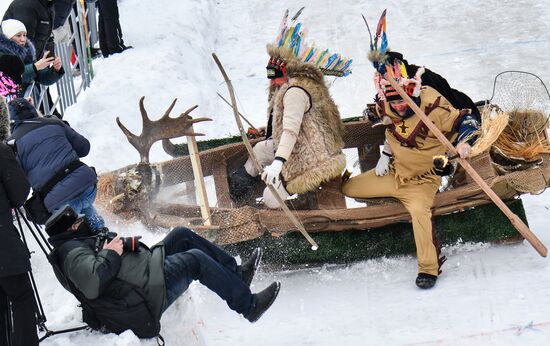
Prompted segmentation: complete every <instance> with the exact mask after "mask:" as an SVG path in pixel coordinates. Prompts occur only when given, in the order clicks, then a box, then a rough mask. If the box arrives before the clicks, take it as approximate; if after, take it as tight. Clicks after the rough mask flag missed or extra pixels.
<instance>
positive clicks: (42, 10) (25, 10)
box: [3, 0, 54, 57]
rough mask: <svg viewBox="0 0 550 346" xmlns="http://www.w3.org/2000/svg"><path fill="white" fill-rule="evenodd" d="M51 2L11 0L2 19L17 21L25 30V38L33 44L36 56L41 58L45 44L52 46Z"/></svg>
mask: <svg viewBox="0 0 550 346" xmlns="http://www.w3.org/2000/svg"><path fill="white" fill-rule="evenodd" d="M53 18H54V8H53V0H13V2H12V3H11V4H10V6H9V7H8V9H7V10H6V13H5V14H4V18H3V19H17V20H19V21H20V22H22V23H23V24H25V28H27V37H28V38H29V39H30V40H31V41H32V42H33V43H34V46H35V48H36V56H40V57H41V56H42V55H43V54H44V50H45V48H46V44H47V43H48V42H50V44H53V37H52V29H53Z"/></svg>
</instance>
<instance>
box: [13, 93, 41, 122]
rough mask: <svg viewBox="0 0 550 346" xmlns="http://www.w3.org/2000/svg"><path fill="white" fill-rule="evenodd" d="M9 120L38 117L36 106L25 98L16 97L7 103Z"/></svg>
mask: <svg viewBox="0 0 550 346" xmlns="http://www.w3.org/2000/svg"><path fill="white" fill-rule="evenodd" d="M8 110H9V112H10V119H11V120H24V119H32V118H38V116H39V115H38V112H37V111H36V108H35V107H34V106H33V105H32V104H31V103H30V102H29V101H28V100H27V99H25V98H22V97H18V98H16V99H14V100H12V101H10V102H9V103H8Z"/></svg>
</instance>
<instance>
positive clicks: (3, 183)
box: [0, 98, 38, 346]
mask: <svg viewBox="0 0 550 346" xmlns="http://www.w3.org/2000/svg"><path fill="white" fill-rule="evenodd" d="M1 115H4V116H1ZM6 115H7V110H6V104H5V102H4V100H3V99H1V98H0V330H1V331H2V332H0V345H2V346H4V345H8V338H7V333H8V332H10V331H8V328H7V318H8V317H9V314H10V310H9V305H8V304H11V316H12V318H13V327H12V329H11V334H12V345H14V346H27V345H29V346H32V345H38V337H37V333H36V302H35V300H34V292H33V290H32V286H31V283H30V280H29V275H28V274H27V272H28V271H30V270H31V265H30V261H29V251H28V250H27V248H26V247H25V245H24V244H23V242H22V241H21V238H20V237H19V234H18V233H17V230H16V229H15V227H14V225H13V216H12V208H18V207H20V206H21V205H22V204H23V203H24V202H25V200H26V199H27V196H28V194H29V190H30V184H29V182H28V181H27V178H26V177H25V172H23V170H22V169H21V167H20V166H19V164H18V163H17V160H16V158H15V154H14V153H13V150H12V149H11V148H10V147H8V146H7V145H6V144H5V143H4V142H3V141H4V140H6V139H7V137H8V135H9V127H8V123H7V121H6V119H7V116H6Z"/></svg>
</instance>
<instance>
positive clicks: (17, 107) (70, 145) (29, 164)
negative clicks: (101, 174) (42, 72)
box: [8, 98, 97, 211]
mask: <svg viewBox="0 0 550 346" xmlns="http://www.w3.org/2000/svg"><path fill="white" fill-rule="evenodd" d="M8 107H9V111H10V117H11V132H12V137H15V138H17V141H16V147H17V157H18V159H19V162H20V163H21V166H22V167H23V170H24V171H25V173H26V175H27V178H28V179H29V181H30V183H31V185H32V187H33V190H38V191H39V190H40V189H41V188H42V187H43V186H44V185H45V184H46V183H47V182H48V181H49V180H50V179H51V178H52V177H53V176H54V175H55V174H56V173H57V172H59V171H60V170H62V169H64V168H66V167H67V166H69V164H70V163H71V162H73V161H77V160H79V158H81V157H84V156H86V155H88V153H89V151H90V142H89V141H88V140H87V139H86V138H85V137H84V136H82V135H80V134H79V133H78V132H76V131H75V130H73V129H72V128H71V127H70V126H69V125H68V124H67V123H65V122H63V121H61V120H59V119H57V118H45V117H39V116H38V113H37V111H36V109H35V108H34V106H32V105H31V104H29V102H28V101H26V100H25V99H21V98H18V99H15V100H13V101H11V102H10V103H9V104H8ZM21 134H22V136H21ZM96 181H97V175H96V173H95V171H94V170H93V169H92V168H90V167H88V166H87V165H82V166H80V167H78V168H77V169H76V170H74V171H73V172H71V173H70V174H69V175H68V176H67V177H65V178H64V179H63V180H61V181H60V182H58V183H57V184H56V185H55V186H54V187H53V188H52V190H51V191H50V192H49V193H48V194H47V195H46V196H45V198H44V203H45V205H46V208H48V210H50V211H52V210H53V209H55V208H57V207H60V206H61V205H62V204H63V203H65V202H67V201H69V200H71V199H74V198H77V197H79V196H80V194H82V192H84V191H85V190H86V189H87V188H89V187H90V186H93V185H94V184H96Z"/></svg>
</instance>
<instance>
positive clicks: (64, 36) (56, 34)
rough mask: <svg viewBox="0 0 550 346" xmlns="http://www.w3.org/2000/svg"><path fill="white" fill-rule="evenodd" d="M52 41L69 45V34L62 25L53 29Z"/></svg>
mask: <svg viewBox="0 0 550 346" xmlns="http://www.w3.org/2000/svg"><path fill="white" fill-rule="evenodd" d="M52 33H53V41H54V42H55V43H61V42H63V43H69V38H70V37H71V32H70V31H69V30H67V29H66V28H65V26H64V25H62V26H60V27H58V28H56V29H53V30H52Z"/></svg>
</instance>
